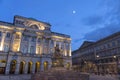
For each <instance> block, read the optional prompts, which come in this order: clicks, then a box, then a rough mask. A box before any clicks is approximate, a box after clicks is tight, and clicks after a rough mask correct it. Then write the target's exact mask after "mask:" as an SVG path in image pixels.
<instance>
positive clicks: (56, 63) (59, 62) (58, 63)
mask: <svg viewBox="0 0 120 80" xmlns="http://www.w3.org/2000/svg"><path fill="white" fill-rule="evenodd" d="M61 52H62V50H61V49H59V46H58V45H56V47H55V51H54V53H53V57H52V67H64V65H63V55H62V54H61Z"/></svg>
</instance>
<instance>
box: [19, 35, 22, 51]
mask: <svg viewBox="0 0 120 80" xmlns="http://www.w3.org/2000/svg"><path fill="white" fill-rule="evenodd" d="M21 41H22V33H20V38H19V47H18V51H20V47H21Z"/></svg>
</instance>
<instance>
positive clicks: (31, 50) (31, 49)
mask: <svg viewBox="0 0 120 80" xmlns="http://www.w3.org/2000/svg"><path fill="white" fill-rule="evenodd" d="M30 53H31V54H33V53H34V46H31V47H30Z"/></svg>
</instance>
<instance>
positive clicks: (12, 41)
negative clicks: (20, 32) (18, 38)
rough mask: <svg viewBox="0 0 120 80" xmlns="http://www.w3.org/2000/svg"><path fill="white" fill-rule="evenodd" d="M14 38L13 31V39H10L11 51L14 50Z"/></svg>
mask: <svg viewBox="0 0 120 80" xmlns="http://www.w3.org/2000/svg"><path fill="white" fill-rule="evenodd" d="M14 38H15V33H13V35H12V38H11V41H10V51H13V43H14Z"/></svg>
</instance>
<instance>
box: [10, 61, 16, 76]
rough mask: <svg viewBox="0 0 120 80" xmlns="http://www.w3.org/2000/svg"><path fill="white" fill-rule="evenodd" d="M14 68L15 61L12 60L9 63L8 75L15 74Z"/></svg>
mask: <svg viewBox="0 0 120 80" xmlns="http://www.w3.org/2000/svg"><path fill="white" fill-rule="evenodd" d="M15 68H16V60H12V61H11V63H10V72H9V73H10V74H14V73H15Z"/></svg>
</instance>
